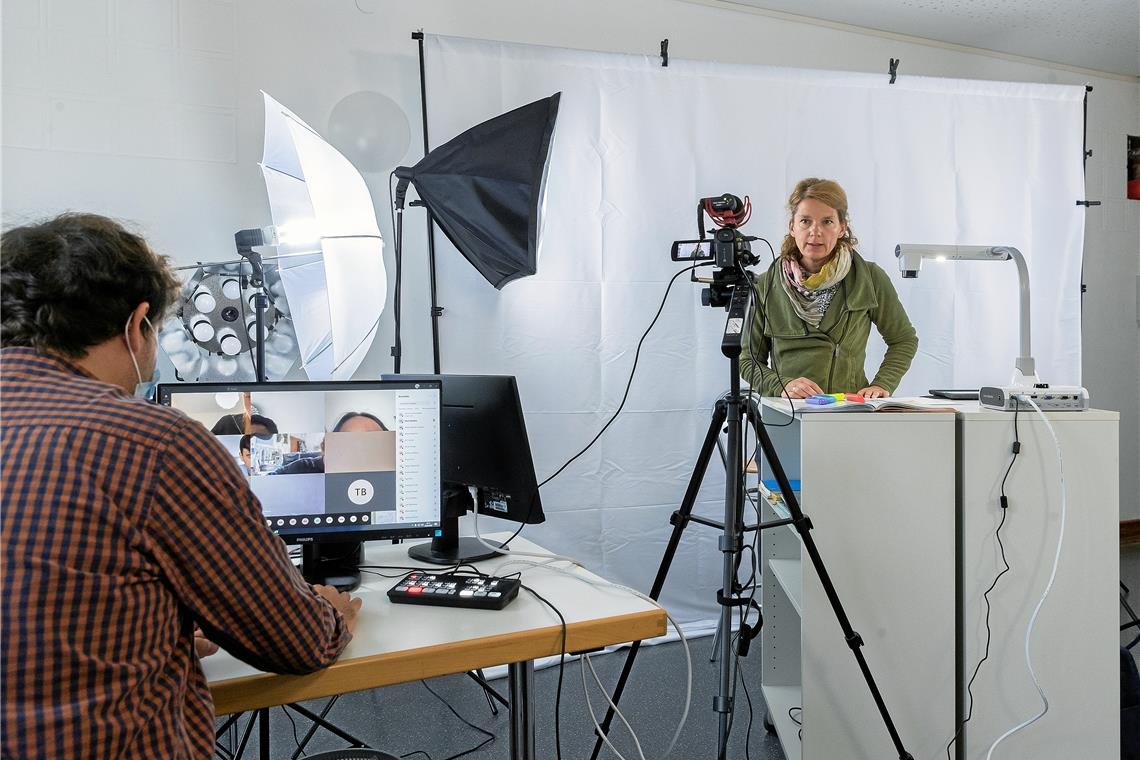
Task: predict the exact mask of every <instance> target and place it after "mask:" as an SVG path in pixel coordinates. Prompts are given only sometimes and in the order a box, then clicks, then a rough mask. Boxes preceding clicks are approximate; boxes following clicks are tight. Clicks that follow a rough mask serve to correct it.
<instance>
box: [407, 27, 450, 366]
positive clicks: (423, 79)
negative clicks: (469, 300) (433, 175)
mask: <svg viewBox="0 0 1140 760" xmlns="http://www.w3.org/2000/svg"><path fill="white" fill-rule="evenodd" d="M412 39H413V40H416V41H417V42H418V43H419V53H420V116H421V121H422V123H423V135H424V155H425V156H426V155H427V154H428V153H429V152H430V149H429V146H428V122H427V119H428V116H427V74H426V72H425V69H424V33H423V30H420V31H418V32H412ZM424 211H425V212H426V213H427V246H428V283H429V288H430V292H431V357H432V372H433V373H434V374H437V375H438V374H439V371H440V370H439V318H440V317H441V316H442V315H443V307H441V306H439V304H438V302H437V298H436V288H435V225H434V224H433V223H432V218H431V212H430V211H428V210H427V209H426V208H425V209H424Z"/></svg>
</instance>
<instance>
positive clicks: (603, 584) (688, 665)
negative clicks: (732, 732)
mask: <svg viewBox="0 0 1140 760" xmlns="http://www.w3.org/2000/svg"><path fill="white" fill-rule="evenodd" d="M515 553H516V552H514V551H512V552H511V554H515ZM518 554H523V553H522V552H518ZM526 556H538V557H544V558H546V562H532V561H530V560H525V559H510V560H508V561H507V562H504V563H503V564H502V565H499V566H498V567H497V568H496V569H495V572H496V573H500V574H501V572H502V570H503V568H505V567H508V566H510V565H525V566H528V567H534V568H538V569H540V570H549V571H551V572H555V573H560V574H562V575H565V576H567V577H568V578H573V579H574V580H577V581H580V582H582V583H585V584H586V585H588V586H592V587H594V588H599V589H606V588H612V589H617V590H619V591H624V592H626V593H628V594H633V595H634V596H636V597H637V598H639V599H642V600H643V601H646V602H648V603H649V604H652V605H653V606H654V607H656V608H657V609H659V610H661V611H662V612H664V613H665V617H666V618H667V619H668V620H669V622H670V623H672V624H673V629H674V630H675V631H676V632H677V636H678V638H680V640H681V647H682V650H683V651H684V652H685V681H686V688H685V707H684V709H683V710H682V711H681V720H680V721H678V723H677V730H676V731H675V732H674V733H673V738H672V739H671V740H670V741H669V747H668V748H667V749H666V750H665V754H664V755H662V759H664V758H666V757H668V756H669V754H670V753H672V751H673V748H674V747H675V746H676V745H677V740H678V739H679V738H680V736H681V731H682V730H683V729H684V727H685V722H686V721H687V720H688V719H689V706H690V704H691V703H692V699H693V658H692V653H691V652H690V651H689V640H688V638H686V636H685V631H684V630H683V629H682V628H681V626H680V624H678V623H677V621H676V620H674V619H673V616H672V615H670V614H669V610H667V609H665V607H663V606H662V605H661V603H660V602H658V601H657V600H655V599H653V598H652V597H650V596H649V595H647V594H643V593H642V592H640V591H638V590H637V589H632V588H629V587H628V586H623V585H621V584H620V583H614V582H612V581H607V580H606V579H604V578H599V579H598V580H594V579H592V578H587V577H584V576H582V575H580V574H578V573H574V572H571V571H570V570H568V569H565V568H561V567H554V566H553V565H552V564H550V563H551V562H572V563H574V564H575V565H579V566H581V563H579V562H578V561H577V560H574V559H571V558H569V557H562V556H559V555H544V554H527V555H526ZM603 692H604V689H603ZM606 698H607V699H609V695H608V694H607V696H606ZM586 699H587V701H588V700H589V696H587V697H586ZM610 704H611V705H613V702H612V701H611V702H610ZM614 712H615V713H616V714H617V715H618V716H620V717H621V721H622V722H623V723H625V725H626V727H627V728H629V732H630V734H631V735H633V736H634V742H635V743H636V742H637V736H636V734H634V732H633V729H632V728H630V727H629V722H628V721H626V719H625V716H623V715H621V711H620V710H618V709H617V707H616V706H614ZM594 725H595V726H596V727H597V729H598V732H599V734H600V733H601V725H600V724H598V723H597V721H595V723H594ZM608 743H609V742H608V741H607V744H608ZM610 749H613V747H612V746H611V747H610ZM614 752H615V753H616V752H617V750H614ZM618 757H621V755H618Z"/></svg>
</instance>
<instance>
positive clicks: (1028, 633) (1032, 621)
mask: <svg viewBox="0 0 1140 760" xmlns="http://www.w3.org/2000/svg"><path fill="white" fill-rule="evenodd" d="M1014 398H1015V399H1017V400H1019V401H1024V402H1026V403H1027V404H1029V405H1030V406H1031V407H1033V409H1034V410H1035V411H1036V412H1037V414H1039V415H1040V416H1041V420H1042V421H1043V422H1044V423H1045V427H1046V428H1047V429H1048V430H1049V435H1051V436H1052V437H1053V445H1054V446H1055V447H1056V449H1057V471H1058V472H1059V473H1060V476H1061V529H1060V533H1059V534H1058V536H1057V552H1056V554H1054V555H1053V569H1052V570H1051V571H1050V572H1049V582H1048V583H1046V584H1045V591H1044V593H1042V594H1041V599H1040V600H1038V602H1037V607H1036V608H1034V610H1033V615H1032V616H1030V618H1029V626H1028V627H1027V628H1026V629H1025V665H1026V667H1028V668H1029V675H1030V677H1031V678H1032V679H1033V686H1034V688H1036V689H1037V694H1038V695H1039V696H1040V697H1041V704H1042V708H1041V712H1039V713H1037V714H1036V715H1034V716H1033V717H1032V718H1029V719H1027V720H1025V721H1022V722H1021V723H1019V724H1018V725H1016V726H1014V727H1013V728H1011V729H1009V730H1008V731H1006V732H1005V733H1004V734H1002V735H1001V736H999V737H998V738H997V739H995V740H994V743H993V744H991V745H990V749H989V751H988V752H987V753H986V760H990V758H991V757H992V756H993V754H994V750H995V749H997V746H998V745H999V744H1001V743H1002V742H1003V741H1005V740H1006V739H1007V738H1009V737H1010V736H1013V735H1014V734H1015V733H1017V732H1018V731H1020V730H1021V729H1023V728H1026V727H1028V726H1031V725H1033V724H1034V723H1036V722H1037V721H1038V720H1040V719H1041V718H1042V717H1044V715H1045V713H1047V712H1049V699H1048V698H1047V697H1046V696H1045V692H1044V690H1042V688H1041V683H1040V682H1039V681H1038V680H1037V673H1036V672H1035V671H1034V670H1033V661H1032V660H1031V659H1030V657H1029V640H1030V638H1031V637H1032V636H1033V626H1034V625H1036V623H1037V613H1039V612H1041V607H1042V605H1044V604H1045V598H1046V597H1047V596H1049V591H1050V590H1051V589H1052V588H1053V579H1054V578H1056V577H1057V564H1058V563H1059V562H1060V560H1061V546H1062V544H1063V543H1064V541H1065V513H1066V510H1067V507H1068V504H1067V501H1066V497H1065V466H1064V462H1063V460H1062V459H1061V442H1060V441H1058V440H1057V433H1056V432H1055V431H1054V430H1053V425H1052V424H1051V423H1050V422H1049V418H1048V417H1046V416H1045V413H1044V412H1043V411H1041V407H1039V406H1037V404H1036V403H1034V401H1033V399H1031V398H1029V396H1026V395H1019V396H1015V397H1014Z"/></svg>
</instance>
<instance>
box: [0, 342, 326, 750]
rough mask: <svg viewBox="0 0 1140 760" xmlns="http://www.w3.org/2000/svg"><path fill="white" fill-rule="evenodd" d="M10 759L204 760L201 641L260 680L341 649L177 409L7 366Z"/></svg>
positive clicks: (239, 489)
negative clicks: (263, 673)
mask: <svg viewBox="0 0 1140 760" xmlns="http://www.w3.org/2000/svg"><path fill="white" fill-rule="evenodd" d="M0 378H2V381H3V408H2V410H0V414H2V416H0V444H2V447H3V448H2V449H0V450H2V451H3V459H2V460H0V465H2V472H0V487H2V489H3V491H2V496H3V552H4V561H3V572H4V577H3V593H2V595H0V596H2V598H3V615H2V623H3V656H4V660H3V685H2V687H0V688H2V689H3V694H4V704H3V715H4V718H3V726H2V730H3V737H2V740H0V741H2V746H3V757H4V758H30V757H66V758H79V757H116V758H148V759H150V758H160V757H161V758H208V757H210V756H212V754H213V751H214V734H213V728H214V724H213V718H214V716H213V704H212V702H211V700H210V692H209V689H208V688H207V685H206V679H205V677H204V676H203V675H202V669H201V667H200V665H199V662H198V658H197V656H196V655H195V654H194V626H195V624H197V625H199V626H200V627H201V628H202V630H203V631H204V632H205V633H206V635H207V636H208V637H209V638H210V639H211V640H213V641H215V642H217V643H218V644H220V645H221V646H222V647H223V648H224V649H226V650H227V651H229V652H231V653H233V654H234V655H235V656H237V657H239V658H241V659H242V660H244V661H245V662H248V663H249V664H251V665H253V666H255V667H257V668H260V669H262V670H267V671H273V672H279V673H306V672H311V671H313V670H317V669H319V668H322V667H324V666H326V665H328V664H330V663H331V662H333V661H334V660H335V659H336V658H337V656H338V655H339V654H340V652H341V650H342V649H343V648H344V646H345V644H346V643H347V639H348V634H347V630H346V628H345V626H344V621H343V619H342V618H341V616H340V615H339V614H338V613H337V612H336V611H335V610H334V609H333V607H332V606H331V605H330V604H328V603H327V602H325V601H324V600H323V599H321V597H319V596H318V595H317V594H316V593H315V592H314V591H313V590H312V589H311V588H310V587H309V586H308V585H307V584H306V583H305V582H304V581H303V580H302V579H301V576H300V574H299V573H298V572H297V571H296V570H295V569H294V568H293V567H292V565H291V564H290V562H289V559H288V557H287V555H286V552H285V548H284V546H283V544H282V543H281V542H280V541H279V540H278V539H277V538H276V537H274V536H273V534H272V533H270V531H269V529H268V528H267V527H266V526H265V523H264V521H263V518H262V515H261V509H260V506H259V504H258V502H257V499H256V497H254V495H253V493H252V492H251V491H250V489H249V486H248V485H247V484H246V480H245V478H244V477H242V475H241V473H240V472H239V471H238V468H237V466H236V464H235V462H234V460H233V457H232V456H230V454H229V453H228V452H227V451H226V450H225V448H224V447H223V446H222V445H221V444H220V443H219V442H218V441H217V440H216V439H215V438H214V437H213V436H212V435H211V434H210V433H209V432H208V431H207V430H206V429H205V428H204V427H202V426H201V425H200V424H198V423H197V422H194V421H192V420H190V419H189V418H187V417H186V416H185V415H183V414H182V413H181V412H178V411H176V410H174V409H169V408H166V407H160V406H155V405H153V404H149V403H146V402H144V401H141V400H139V399H135V398H132V397H130V396H128V395H127V394H126V393H124V392H123V391H122V389H120V388H117V387H115V386H112V385H108V384H107V383H103V382H100V381H98V380H95V379H94V378H92V377H91V376H90V375H89V374H87V373H86V372H84V370H82V369H81V368H79V367H77V366H75V365H74V364H72V363H70V362H68V361H66V360H63V359H61V358H59V357H55V356H47V355H43V354H38V353H37V352H36V351H35V350H33V349H28V348H5V349H2V350H0Z"/></svg>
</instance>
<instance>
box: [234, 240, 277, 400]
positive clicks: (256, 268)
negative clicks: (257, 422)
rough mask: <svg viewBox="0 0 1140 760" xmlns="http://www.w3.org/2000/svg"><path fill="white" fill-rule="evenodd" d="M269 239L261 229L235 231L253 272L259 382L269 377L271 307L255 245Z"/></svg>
mask: <svg viewBox="0 0 1140 760" xmlns="http://www.w3.org/2000/svg"><path fill="white" fill-rule="evenodd" d="M267 242H272V241H267V240H266V239H265V235H264V233H263V232H262V230H261V229H252V230H238V231H237V232H236V233H234V243H235V244H236V245H237V252H238V255H239V256H241V257H242V258H243V259H245V260H246V261H248V262H249V266H250V270H251V271H252V274H251V275H250V278H249V284H250V285H252V286H253V287H254V288H255V289H256V292H255V293H254V296H253V312H254V325H255V327H254V332H255V335H253V336H252V337H253V346H254V362H253V371H254V375H255V377H256V378H257V382H259V383H265V382H268V381H269V377H268V375H267V373H266V371H265V312H266V311H267V310H268V309H269V296H268V294H266V292H265V266H264V263H263V262H262V259H261V254H260V253H258V252H257V251H255V250H253V246H255V245H265V244H266V243H267Z"/></svg>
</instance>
